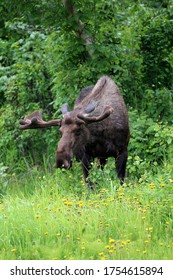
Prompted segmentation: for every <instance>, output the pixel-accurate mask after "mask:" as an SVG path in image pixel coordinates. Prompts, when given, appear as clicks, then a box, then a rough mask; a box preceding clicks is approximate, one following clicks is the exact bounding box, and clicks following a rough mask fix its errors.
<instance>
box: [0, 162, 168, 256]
mask: <svg viewBox="0 0 173 280" xmlns="http://www.w3.org/2000/svg"><path fill="white" fill-rule="evenodd" d="M80 174H81V170H80V167H79V165H78V163H74V165H73V168H72V170H71V171H65V170H55V171H51V170H44V172H43V170H38V169H36V168H32V169H28V172H27V173H25V174H23V175H20V176H19V175H16V174H11V175H9V174H8V175H7V174H6V176H5V171H4V176H3V177H1V184H2V183H3V185H4V187H3V192H4V193H1V202H0V259H4V260H7V259H11V260H12V259H13V260H29V259H30V260H32V259H37V260H41V259H44V260H57V259H58V260H63V259H67V260H73V259H75V260H77V259H79V260H92V259H93V260H112V259H117V260H123V259H130V260H134V259H139V260H142V259H148V260H150V259H172V256H173V197H172V189H173V172H172V167H171V166H170V165H166V164H165V166H164V168H162V169H161V170H160V171H159V172H157V173H156V174H154V175H153V174H152V173H151V172H150V170H149V171H146V173H145V174H144V175H143V176H141V177H140V178H139V179H137V178H133V177H132V176H129V177H128V178H127V179H126V183H125V184H124V185H123V186H120V185H119V182H118V181H117V180H116V178H115V175H112V176H110V175H111V174H109V165H108V167H107V168H106V169H105V171H104V172H103V173H102V172H101V171H100V170H98V171H97V169H96V168H95V166H94V167H93V171H92V176H93V180H94V178H95V180H97V181H98V184H97V185H96V187H95V189H94V190H93V191H92V190H90V189H88V187H87V186H86V185H85V184H84V183H83V181H82V177H81V175H80Z"/></svg>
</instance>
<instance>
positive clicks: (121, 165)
mask: <svg viewBox="0 0 173 280" xmlns="http://www.w3.org/2000/svg"><path fill="white" fill-rule="evenodd" d="M127 156H128V153H127V151H123V152H122V153H120V154H119V155H118V156H117V158H116V171H117V176H118V179H120V184H121V185H122V184H123V183H124V177H125V173H126V163H127Z"/></svg>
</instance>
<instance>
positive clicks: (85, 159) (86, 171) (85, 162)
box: [81, 155, 91, 182]
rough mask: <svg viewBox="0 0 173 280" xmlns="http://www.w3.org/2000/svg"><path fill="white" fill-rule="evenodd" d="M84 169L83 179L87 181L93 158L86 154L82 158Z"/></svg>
mask: <svg viewBox="0 0 173 280" xmlns="http://www.w3.org/2000/svg"><path fill="white" fill-rule="evenodd" d="M81 162H82V171H83V180H84V181H85V182H86V181H87V178H88V174H89V170H90V169H91V158H90V157H89V156H87V155H85V156H84V157H83V158H82V160H81Z"/></svg>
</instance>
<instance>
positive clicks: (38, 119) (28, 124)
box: [19, 111, 61, 130]
mask: <svg viewBox="0 0 173 280" xmlns="http://www.w3.org/2000/svg"><path fill="white" fill-rule="evenodd" d="M60 122H61V119H57V120H51V121H48V122H45V121H44V120H43V119H42V115H41V112H40V111H35V112H33V113H32V114H31V115H29V116H27V117H26V118H25V119H21V120H19V124H20V129H22V130H24V129H34V128H47V127H51V126H59V125H60Z"/></svg>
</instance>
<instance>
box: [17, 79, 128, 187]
mask: <svg viewBox="0 0 173 280" xmlns="http://www.w3.org/2000/svg"><path fill="white" fill-rule="evenodd" d="M61 111H62V114H63V117H62V118H61V119H56V120H51V121H48V122H45V121H44V120H43V119H42V116H41V113H40V112H39V111H36V112H33V113H32V114H31V115H29V116H27V117H26V118H25V119H23V120H20V121H19V123H20V129H22V130H24V129H34V128H46V127H50V126H58V127H59V130H60V133H61V139H60V141H59V144H58V148H57V151H56V161H55V167H56V168H61V167H64V168H66V169H69V168H70V167H71V166H72V159H73V158H74V157H75V158H76V159H77V160H79V161H80V162H81V164H82V169H83V178H84V180H86V179H87V177H88V172H89V169H90V168H91V162H92V161H93V160H94V159H95V158H98V160H99V162H100V165H101V167H102V168H103V167H104V165H105V163H106V160H107V158H109V157H114V158H115V165H116V171H117V176H118V178H119V179H120V182H121V183H123V182H124V177H125V170H126V162H127V155H128V152H127V147H128V142H129V137H130V130H129V122H128V113H127V109H126V106H125V103H124V100H123V97H122V95H121V93H120V91H119V89H118V87H117V86H116V84H115V83H114V81H113V80H112V79H110V78H109V77H107V76H104V77H102V78H100V79H99V80H98V81H97V83H96V85H95V86H89V87H86V88H84V89H83V90H82V91H81V92H80V94H79V96H78V98H77V99H76V101H75V104H74V109H73V110H72V111H70V109H69V107H68V104H64V105H62V107H61Z"/></svg>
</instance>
